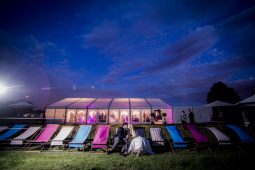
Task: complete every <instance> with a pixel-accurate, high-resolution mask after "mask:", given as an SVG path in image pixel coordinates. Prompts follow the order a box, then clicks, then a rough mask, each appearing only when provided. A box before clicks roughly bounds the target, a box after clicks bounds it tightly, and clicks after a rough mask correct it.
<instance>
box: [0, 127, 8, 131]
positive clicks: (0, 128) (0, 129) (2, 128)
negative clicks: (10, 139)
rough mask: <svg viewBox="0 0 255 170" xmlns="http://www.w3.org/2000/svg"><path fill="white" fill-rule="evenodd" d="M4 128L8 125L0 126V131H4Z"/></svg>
mask: <svg viewBox="0 0 255 170" xmlns="http://www.w3.org/2000/svg"><path fill="white" fill-rule="evenodd" d="M6 129H8V126H0V132H2V131H4V130H6Z"/></svg>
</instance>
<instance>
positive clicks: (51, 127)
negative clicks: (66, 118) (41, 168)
mask: <svg viewBox="0 0 255 170" xmlns="http://www.w3.org/2000/svg"><path fill="white" fill-rule="evenodd" d="M58 127H59V124H47V125H46V127H45V128H44V129H43V130H42V131H41V132H40V133H39V135H38V136H37V137H36V138H35V139H34V140H31V141H29V142H28V146H27V147H26V149H28V148H29V147H30V146H31V145H41V149H40V151H42V150H43V148H44V147H45V145H47V144H48V142H49V140H50V139H51V137H52V136H53V135H54V133H55V132H56V131H57V129H58Z"/></svg>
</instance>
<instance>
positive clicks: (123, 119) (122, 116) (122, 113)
mask: <svg viewBox="0 0 255 170" xmlns="http://www.w3.org/2000/svg"><path fill="white" fill-rule="evenodd" d="M128 117H129V110H127V109H126V110H120V122H121V123H128V119H129V118H128Z"/></svg>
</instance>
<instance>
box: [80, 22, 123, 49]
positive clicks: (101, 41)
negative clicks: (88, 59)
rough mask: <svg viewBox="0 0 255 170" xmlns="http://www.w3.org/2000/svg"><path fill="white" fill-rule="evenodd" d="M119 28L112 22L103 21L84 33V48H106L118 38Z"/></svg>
mask: <svg viewBox="0 0 255 170" xmlns="http://www.w3.org/2000/svg"><path fill="white" fill-rule="evenodd" d="M119 34H120V32H119V29H118V27H117V26H115V25H114V24H113V23H109V22H105V23H104V24H103V25H101V26H99V27H95V28H93V30H92V31H91V32H89V33H87V34H85V35H84V39H85V44H84V47H85V48H89V47H96V48H99V49H100V48H107V47H108V46H109V45H111V44H112V43H114V42H116V41H117V39H118V38H119V36H120V35H119Z"/></svg>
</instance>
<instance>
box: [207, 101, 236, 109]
mask: <svg viewBox="0 0 255 170" xmlns="http://www.w3.org/2000/svg"><path fill="white" fill-rule="evenodd" d="M205 106H208V107H217V106H234V104H231V103H226V102H222V101H220V100H216V101H214V102H212V103H209V104H206V105H205Z"/></svg>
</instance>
